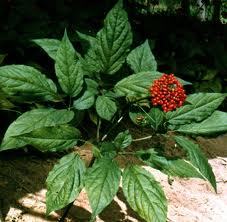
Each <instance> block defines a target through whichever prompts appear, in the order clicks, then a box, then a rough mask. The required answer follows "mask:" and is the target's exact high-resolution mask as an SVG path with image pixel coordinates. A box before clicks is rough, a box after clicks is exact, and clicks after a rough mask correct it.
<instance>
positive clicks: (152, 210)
mask: <svg viewBox="0 0 227 222" xmlns="http://www.w3.org/2000/svg"><path fill="white" fill-rule="evenodd" d="M122 186H123V192H124V195H125V197H126V199H127V202H128V203H129V205H130V206H131V208H132V209H133V210H135V211H136V212H137V213H138V214H139V216H140V217H142V218H143V219H145V220H146V221H150V222H151V221H155V222H166V220H167V201H166V197H165V194H164V192H163V190H162V188H161V186H160V185H159V183H158V182H157V181H156V180H155V178H154V177H153V176H152V175H151V174H150V173H148V172H147V171H146V170H145V169H143V168H141V167H139V166H128V167H127V168H126V169H125V170H124V172H123V182H122Z"/></svg>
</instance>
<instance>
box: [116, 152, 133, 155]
mask: <svg viewBox="0 0 227 222" xmlns="http://www.w3.org/2000/svg"><path fill="white" fill-rule="evenodd" d="M118 154H119V155H136V153H134V152H119V153H118Z"/></svg>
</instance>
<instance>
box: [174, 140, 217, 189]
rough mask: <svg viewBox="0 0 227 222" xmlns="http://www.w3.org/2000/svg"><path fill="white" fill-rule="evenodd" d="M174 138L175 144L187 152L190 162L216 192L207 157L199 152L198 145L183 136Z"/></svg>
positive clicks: (213, 176)
mask: <svg viewBox="0 0 227 222" xmlns="http://www.w3.org/2000/svg"><path fill="white" fill-rule="evenodd" d="M174 139H175V141H176V142H177V144H178V145H179V146H180V147H181V148H182V149H184V150H185V151H186V152H187V153H188V158H189V160H190V162H191V163H192V165H194V166H195V167H196V168H197V169H198V170H199V172H200V173H201V175H203V179H204V180H207V181H209V182H210V184H211V185H212V187H213V188H214V190H215V191H216V192H217V185H216V180H215V175H214V173H213V171H212V168H211V166H210V164H209V163H208V160H207V158H206V157H205V155H204V154H203V153H202V152H201V150H200V148H199V145H198V144H195V143H193V142H192V141H191V140H189V139H187V138H186V137H183V136H175V137H174Z"/></svg>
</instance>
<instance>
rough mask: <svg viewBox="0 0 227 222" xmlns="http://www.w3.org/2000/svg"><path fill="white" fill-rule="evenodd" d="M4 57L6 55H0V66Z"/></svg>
mask: <svg viewBox="0 0 227 222" xmlns="http://www.w3.org/2000/svg"><path fill="white" fill-rule="evenodd" d="M6 56H7V54H0V65H1V64H2V63H3V61H4V59H5V57H6Z"/></svg>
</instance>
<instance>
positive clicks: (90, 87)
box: [85, 78, 99, 95]
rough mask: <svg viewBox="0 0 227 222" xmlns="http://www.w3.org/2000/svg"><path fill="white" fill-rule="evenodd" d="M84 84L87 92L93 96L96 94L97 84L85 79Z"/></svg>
mask: <svg viewBox="0 0 227 222" xmlns="http://www.w3.org/2000/svg"><path fill="white" fill-rule="evenodd" d="M85 83H86V85H87V90H88V91H90V92H92V93H93V94H94V95H97V94H98V87H99V85H98V83H97V82H96V81H94V80H93V79H89V78H86V79H85Z"/></svg>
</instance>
